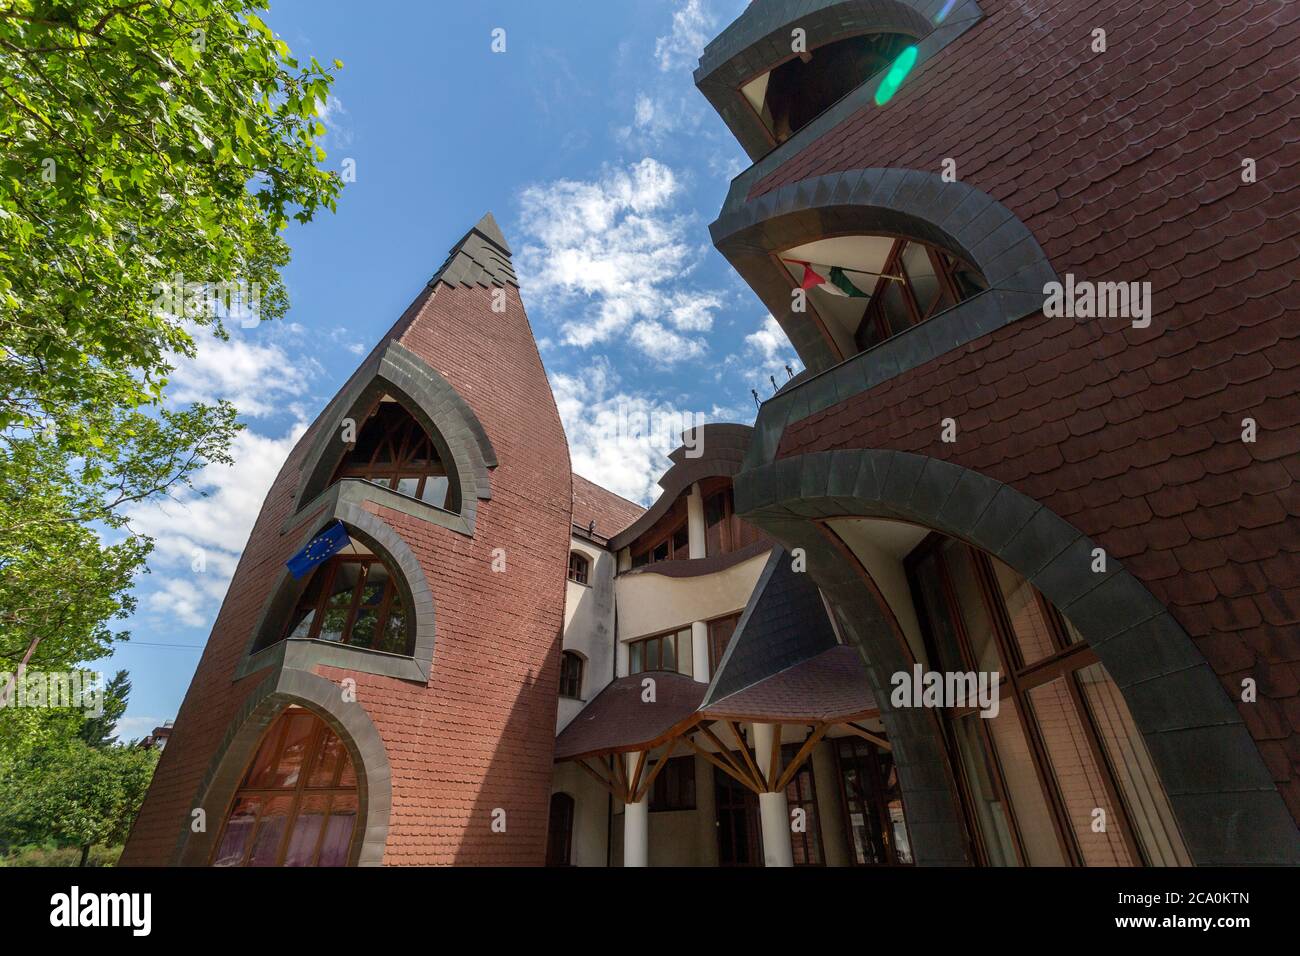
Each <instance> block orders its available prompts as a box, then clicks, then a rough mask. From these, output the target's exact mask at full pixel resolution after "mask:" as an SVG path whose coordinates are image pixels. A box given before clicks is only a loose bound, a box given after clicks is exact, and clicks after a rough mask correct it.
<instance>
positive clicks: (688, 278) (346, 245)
mask: <svg viewBox="0 0 1300 956" xmlns="http://www.w3.org/2000/svg"><path fill="white" fill-rule="evenodd" d="M745 5H746V0H617V2H613V3H611V2H609V0H603V2H595V0H557V2H551V3H538V2H536V0H510V2H506V0H499V2H486V0H476V2H474V3H467V4H461V3H446V2H426V3H394V2H391V0H390V2H377V3H372V4H369V5H365V4H363V5H358V4H354V3H345V2H339V0H292V2H290V0H280V2H277V3H275V4H274V5H273V6H272V9H271V11H270V13H269V14H268V15H267V16H266V17H265V19H266V21H267V22H268V23H269V24H270V25H271V27H272V28H273V29H275V30H276V31H277V32H278V33H279V34H280V35H281V36H282V37H283V38H284V39H285V41H286V42H288V44H289V45H290V47H291V48H292V49H293V51H294V53H295V54H296V55H298V56H299V57H300V58H305V57H306V56H308V55H314V56H316V57H317V59H319V60H320V61H321V62H329V61H331V60H333V59H335V58H338V59H340V60H342V61H343V63H344V68H343V69H342V70H341V71H340V72H339V75H338V79H337V81H336V83H335V85H334V96H333V97H332V98H331V101H330V103H329V104H328V114H329V115H328V119H327V125H328V126H329V128H330V132H329V134H328V136H327V137H326V140H325V146H326V148H327V151H328V153H329V156H328V159H327V160H326V162H325V165H326V166H327V167H330V168H334V169H341V168H342V166H341V164H342V163H343V162H344V160H352V161H354V164H355V172H356V180H355V182H352V183H349V184H348V185H347V186H346V187H345V189H344V192H343V195H342V197H341V199H340V201H339V208H338V212H337V213H336V214H335V215H329V214H324V215H323V216H321V217H318V219H317V221H316V222H314V223H311V224H310V225H307V226H304V227H298V226H295V227H292V229H291V231H290V233H289V241H290V243H291V245H292V247H293V253H294V255H293V262H292V264H291V265H290V266H289V267H288V269H287V270H286V272H285V278H286V281H287V283H288V286H289V292H290V296H291V300H292V308H291V310H290V312H289V314H288V316H287V317H286V318H285V319H284V320H283V321H282V322H277V323H274V324H271V323H264V324H263V325H261V326H259V327H258V328H255V329H250V330H243V329H233V330H232V332H231V339H230V341H229V342H225V343H222V342H217V341H204V342H203V343H202V345H201V347H200V351H199V355H198V356H197V358H196V359H194V360H192V361H186V362H183V363H181V364H180V366H179V367H178V368H177V371H176V373H175V375H173V377H172V384H171V386H170V400H171V401H173V402H177V403H181V402H189V401H195V400H212V399H215V398H227V399H229V400H231V401H233V402H234V403H235V404H236V406H237V407H238V408H239V409H240V412H241V417H242V420H243V421H244V422H245V423H246V424H247V426H248V427H247V429H246V431H245V432H244V433H243V434H242V435H241V436H240V438H239V439H238V442H237V444H236V447H235V449H234V452H235V457H236V463H235V465H234V466H233V467H229V468H227V467H210V468H207V469H205V470H204V472H203V473H202V474H201V475H200V476H199V479H198V481H197V482H196V484H197V489H198V491H202V492H205V493H206V494H205V495H202V496H200V495H199V494H198V493H197V492H196V493H182V494H180V495H178V496H176V498H175V499H173V500H170V501H167V502H165V503H162V504H160V505H152V506H149V507H147V508H143V509H141V510H140V512H139V513H137V514H136V515H135V517H134V520H133V524H134V525H135V527H137V528H139V529H140V530H142V531H145V532H146V533H149V534H151V535H152V536H154V537H155V539H156V541H157V549H156V552H155V555H154V556H153V558H152V560H151V561H150V573H149V574H148V575H145V576H143V577H142V578H141V579H140V580H139V583H138V585H137V588H136V593H137V596H138V598H139V608H138V610H137V612H136V614H135V615H134V617H133V618H132V619H131V620H130V621H129V622H126V624H125V627H126V628H127V629H128V630H130V631H131V633H132V641H131V642H130V643H127V644H123V645H120V646H119V647H118V649H117V650H116V651H115V653H114V654H113V656H112V657H111V659H107V660H104V661H101V662H98V663H97V664H95V665H93V666H95V667H96V668H98V669H101V670H104V671H106V672H108V673H110V674H111V673H112V672H113V671H115V670H117V669H118V668H126V669H127V670H129V671H130V673H131V676H132V680H133V683H134V687H133V690H132V696H131V701H130V708H129V710H128V711H127V715H126V717H125V718H124V720H123V722H122V723H121V724H120V725H119V732H120V733H121V734H123V736H124V737H128V738H130V737H139V736H143V735H144V734H145V733H147V732H148V731H149V730H150V729H151V728H152V727H153V726H155V725H156V724H157V723H159V722H161V721H162V720H165V719H170V718H173V717H174V716H175V715H176V712H177V710H178V709H179V707H180V703H181V699H182V698H183V697H184V694H185V690H186V688H187V687H188V686H189V681H190V678H191V677H192V675H193V672H194V668H195V666H196V664H197V663H198V659H199V650H200V649H201V647H202V645H203V643H204V641H205V640H206V639H207V636H208V633H209V631H210V629H211V626H212V621H213V619H214V618H215V616H216V613H217V610H218V608H219V606H220V602H221V599H222V597H223V596H224V594H225V591H226V587H227V585H228V583H229V580H230V576H231V574H232V573H233V571H234V567H235V564H236V562H237V561H238V558H239V553H240V551H241V550H242V549H243V546H244V544H245V542H246V540H247V537H248V533H249V531H250V529H251V527H252V524H253V520H254V518H255V517H256V515H257V511H258V508H259V507H260V505H261V501H262V498H263V496H264V495H265V493H266V490H267V488H268V487H269V486H270V483H271V480H272V478H273V477H274V476H275V473H276V471H277V470H278V469H279V467H280V465H281V464H282V463H283V461H284V458H285V455H286V454H287V453H288V451H289V449H290V448H291V447H292V444H293V442H294V440H295V439H296V438H297V436H298V435H299V434H301V432H302V429H303V428H305V426H306V424H307V423H308V422H310V421H311V419H312V418H314V417H315V416H316V415H317V414H318V413H319V411H320V410H321V408H323V407H324V405H325V403H326V402H327V401H328V400H329V399H330V398H331V397H332V396H333V394H334V392H335V391H336V390H337V389H338V388H339V386H340V385H342V383H343V382H344V380H345V379H346V378H347V376H348V375H349V374H350V373H351V372H352V370H353V369H354V368H355V367H356V365H357V364H358V362H359V361H360V359H361V357H362V356H363V355H365V354H366V352H368V351H369V349H370V347H371V346H372V345H373V344H374V342H375V341H376V340H377V339H378V337H379V336H380V335H381V334H383V332H384V331H386V330H387V328H388V327H389V326H390V325H391V324H392V322H393V321H394V320H395V319H396V318H397V316H398V315H400V314H401V312H402V311H403V310H404V309H405V308H406V306H407V305H408V304H409V303H410V301H411V300H412V299H413V298H414V297H415V295H416V294H417V293H418V292H419V290H420V288H421V287H422V286H423V285H424V284H425V283H426V282H427V281H428V279H429V277H430V276H431V275H432V274H433V272H434V270H435V269H437V267H438V266H439V265H440V264H441V263H442V261H443V259H444V258H445V256H446V253H447V250H448V249H449V248H450V246H451V245H452V244H453V243H454V242H456V241H457V240H458V239H459V238H460V237H461V236H462V235H463V234H464V233H465V232H466V231H467V230H468V229H469V227H470V226H472V225H473V224H474V223H475V222H477V221H478V219H479V218H480V217H481V216H482V214H483V213H484V212H486V211H488V210H491V211H492V212H493V213H494V214H495V216H496V218H497V220H498V221H499V222H500V224H501V226H502V228H503V229H504V231H505V233H506V237H507V239H508V241H509V242H510V244H511V247H512V248H513V250H514V253H515V264H516V266H517V268H518V270H519V272H520V276H521V281H522V292H523V297H524V303H525V306H526V307H527V309H528V313H529V317H530V319H531V320H532V323H533V330H534V333H535V334H536V336H537V338H538V340H539V343H540V345H541V351H542V358H543V360H544V361H545V363H546V368H547V372H548V374H549V375H550V378H551V383H552V387H553V389H554V391H555V393H556V398H557V401H558V403H559V407H560V411H561V416H562V418H563V419H564V424H565V429H566V432H567V433H568V437H569V444H570V454H571V457H572V460H573V465H574V470H575V471H577V472H578V473H580V474H583V475H585V476H586V477H588V478H591V479H592V480H594V481H597V482H599V483H601V484H603V485H605V486H606V487H609V488H611V489H612V490H614V491H617V492H619V493H620V494H623V495H626V496H628V497H630V498H634V499H640V500H643V501H648V500H650V499H651V498H652V497H653V494H654V491H655V489H656V486H655V480H656V478H657V477H658V476H659V474H661V473H662V471H663V470H664V469H665V468H666V467H667V460H666V459H665V458H664V457H663V454H664V452H666V451H669V450H671V443H670V442H669V441H668V439H667V438H666V437H661V436H657V435H653V434H652V435H648V436H641V437H637V436H632V437H631V438H629V436H627V435H622V436H619V435H616V434H612V432H611V428H610V423H611V422H614V421H617V420H619V419H620V418H626V417H628V416H635V415H636V414H637V413H643V414H646V415H653V416H656V417H657V418H665V419H668V420H672V416H673V415H674V414H678V415H680V414H686V413H689V414H691V415H697V416H698V415H703V416H704V417H705V419H707V420H709V421H719V420H722V421H743V422H750V421H752V420H753V415H754V403H753V399H752V397H751V395H750V389H751V388H757V389H758V390H759V393H760V395H763V396H766V395H768V394H770V392H771V385H770V383H769V381H768V376H769V375H770V374H777V375H778V381H781V380H783V379H784V378H785V372H784V370H783V366H784V365H785V364H786V363H790V364H791V365H794V367H795V368H796V369H797V368H798V367H799V366H798V364H797V362H796V359H795V357H794V354H793V350H792V349H790V348H789V347H788V345H787V343H786V341H785V339H784V336H783V335H782V334H781V333H780V331H779V329H777V327H776V325H775V323H774V322H773V321H772V320H771V318H770V317H769V316H768V315H767V312H766V310H765V309H764V308H763V307H762V305H761V303H760V302H759V301H758V299H757V298H756V297H755V296H754V295H753V293H752V292H750V291H749V289H748V288H747V287H746V286H745V285H744V284H743V283H742V282H741V281H740V280H739V278H738V277H737V276H736V275H735V274H734V273H733V272H732V271H731V269H730V268H729V267H728V266H727V264H726V262H725V261H724V260H723V259H722V257H721V256H720V255H718V253H717V252H716V251H715V250H714V249H713V248H712V246H711V245H710V244H709V238H708V224H709V222H711V221H712V220H713V218H714V217H715V216H716V215H717V212H718V210H719V209H720V208H721V206H722V201H723V198H724V197H725V195H726V190H727V185H728V182H729V181H730V179H731V177H732V176H734V175H735V174H736V173H738V172H740V171H741V170H742V169H743V168H745V166H746V165H747V162H746V160H745V158H744V154H743V152H742V151H741V149H740V147H739V146H738V145H737V144H736V143H735V141H734V140H733V139H732V137H731V136H730V134H729V133H728V132H727V130H726V128H725V127H724V126H723V124H722V121H721V120H720V119H719V118H718V117H717V115H716V114H715V113H714V112H713V111H712V109H711V108H710V107H709V106H708V104H707V103H706V102H705V100H704V98H703V96H701V95H700V94H699V92H698V91H697V90H696V89H695V88H694V85H693V84H692V82H691V73H692V71H693V70H694V68H695V65H696V61H697V59H698V56H699V53H700V50H701V49H702V48H703V45H704V43H705V42H707V40H709V39H711V38H712V37H713V36H715V35H716V34H717V33H718V32H719V31H720V30H721V29H722V28H723V27H724V26H725V25H726V24H727V23H730V22H731V21H732V20H733V19H735V17H736V16H738V15H739V14H740V12H741V11H742V10H743V9H744V7H745ZM497 28H500V29H503V30H505V46H506V49H505V52H503V53H494V52H493V51H492V48H491V47H492V31H493V30H495V29H497ZM633 420H634V419H633ZM177 645H179V646H177Z"/></svg>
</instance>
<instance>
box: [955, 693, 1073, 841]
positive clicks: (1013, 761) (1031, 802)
mask: <svg viewBox="0 0 1300 956" xmlns="http://www.w3.org/2000/svg"><path fill="white" fill-rule="evenodd" d="M976 719H979V720H987V721H988V726H989V732H990V734H991V735H992V737H993V747H994V749H996V750H997V754H998V762H999V764H1000V765H1001V767H1002V779H1003V781H1004V783H1005V784H1006V788H1007V797H1008V799H1010V801H1011V809H1012V812H1013V813H1015V816H1016V825H1017V828H1018V829H1019V831H1020V842H1021V844H1022V845H1023V846H1024V850H1025V855H1026V856H1028V857H1029V863H1030V865H1031V866H1065V863H1066V861H1065V854H1064V853H1063V852H1062V850H1061V844H1060V841H1059V840H1058V839H1057V836H1056V825H1055V823H1053V821H1052V814H1051V811H1050V810H1049V809H1048V806H1047V800H1046V798H1045V797H1044V796H1043V788H1042V786H1041V784H1039V782H1038V773H1037V772H1036V771H1035V769H1034V759H1033V756H1032V755H1031V754H1030V752H1029V741H1028V740H1026V739H1025V734H1024V731H1023V730H1022V729H1021V726H1020V720H1019V718H1018V710H1017V708H1016V704H1015V701H1013V700H1011V699H1010V698H1006V699H1004V700H1003V701H1002V706H1001V707H1000V708H999V710H998V715H997V716H996V717H987V718H985V717H979V718H976Z"/></svg>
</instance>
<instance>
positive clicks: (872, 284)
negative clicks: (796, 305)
mask: <svg viewBox="0 0 1300 956" xmlns="http://www.w3.org/2000/svg"><path fill="white" fill-rule="evenodd" d="M780 259H781V262H782V264H783V265H784V266H785V267H786V268H787V269H788V270H789V271H790V275H791V277H792V279H793V280H794V283H795V284H796V285H797V286H799V287H801V288H803V289H804V290H806V291H807V293H808V302H809V304H810V305H811V306H812V307H813V308H814V309H815V310H816V312H817V315H818V316H819V317H820V318H821V320H822V323H823V324H824V325H825V326H826V329H827V331H828V332H829V333H830V335H831V336H832V337H833V338H834V339H835V340H836V343H837V344H838V345H839V346H840V348H841V350H842V351H843V353H844V354H845V355H854V354H857V353H858V352H863V351H866V350H867V349H869V348H871V347H872V346H873V345H876V344H878V343H880V342H883V341H884V340H885V339H887V338H889V337H890V336H893V335H897V334H898V333H899V332H902V331H904V330H906V329H908V328H910V327H911V326H913V325H918V324H920V323H921V322H924V321H926V320H927V319H930V318H933V317H934V316H936V315H938V314H939V313H940V312H944V311H946V310H947V309H951V308H952V307H953V306H955V305H957V304H958V303H959V302H964V301H965V300H967V299H969V298H971V297H972V296H974V295H977V294H978V293H980V292H983V291H984V290H985V289H987V288H988V283H987V282H986V281H985V279H984V277H983V276H982V275H981V274H980V273H979V271H978V270H977V269H975V268H974V267H972V266H970V265H969V264H968V263H966V262H964V261H962V260H961V259H959V258H957V257H956V256H954V255H952V254H951V253H949V252H948V251H946V250H944V249H940V248H938V247H937V246H932V245H929V244H927V243H924V242H921V241H919V240H916V239H899V238H895V237H892V236H872V235H858V236H837V237H835V238H831V239H820V240H817V241H816V242H810V243H806V244H804V245H802V246H797V247H795V248H793V249H787V250H786V251H785V252H783V253H781V254H780Z"/></svg>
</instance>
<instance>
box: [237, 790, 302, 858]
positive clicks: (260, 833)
mask: <svg viewBox="0 0 1300 956" xmlns="http://www.w3.org/2000/svg"><path fill="white" fill-rule="evenodd" d="M292 804H293V798H292V797H275V798H274V799H271V800H268V801H267V802H266V809H265V810H263V811H262V818H261V819H260V820H258V821H257V835H256V836H254V837H253V850H252V852H251V853H250V854H249V855H248V865H249V866H275V865H276V856H277V854H278V853H279V852H280V838H281V837H282V836H284V827H285V824H286V823H288V822H289V807H290V806H291V805H292Z"/></svg>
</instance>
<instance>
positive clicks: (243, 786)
mask: <svg viewBox="0 0 1300 956" xmlns="http://www.w3.org/2000/svg"><path fill="white" fill-rule="evenodd" d="M357 816H358V794H357V775H356V770H355V768H354V767H353V765H352V758H351V757H350V756H349V754H348V750H347V747H346V746H344V743H343V741H342V739H341V738H340V737H339V736H338V734H336V733H335V732H334V731H333V730H332V729H331V728H330V727H329V726H328V725H327V724H326V723H325V722H324V721H323V720H321V719H320V718H319V717H318V716H316V714H314V713H313V712H312V711H310V710H307V709H306V708H304V707H298V706H290V707H287V708H285V709H284V711H283V712H281V714H280V716H279V717H277V718H276V719H275V721H274V722H273V723H272V724H271V726H270V727H269V728H268V729H267V731H266V733H265V734H264V735H263V737H262V741H261V743H260V745H259V746H258V748H257V752H256V754H255V756H254V757H253V760H252V761H251V762H250V763H249V765H248V768H247V770H246V771H245V772H244V775H243V777H242V778H241V780H240V784H239V788H238V789H237V790H236V791H235V795H234V798H233V800H232V801H231V805H230V809H229V811H228V812H227V814H226V818H225V820H224V821H223V825H222V830H221V835H220V837H219V838H218V840H217V844H216V850H215V851H214V853H213V856H212V860H211V863H212V865H213V866H346V865H347V862H348V859H349V853H350V850H351V846H352V841H353V839H354V838H355V835H356V834H357V832H358V831H359V829H360V828H359V827H358V826H357Z"/></svg>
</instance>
